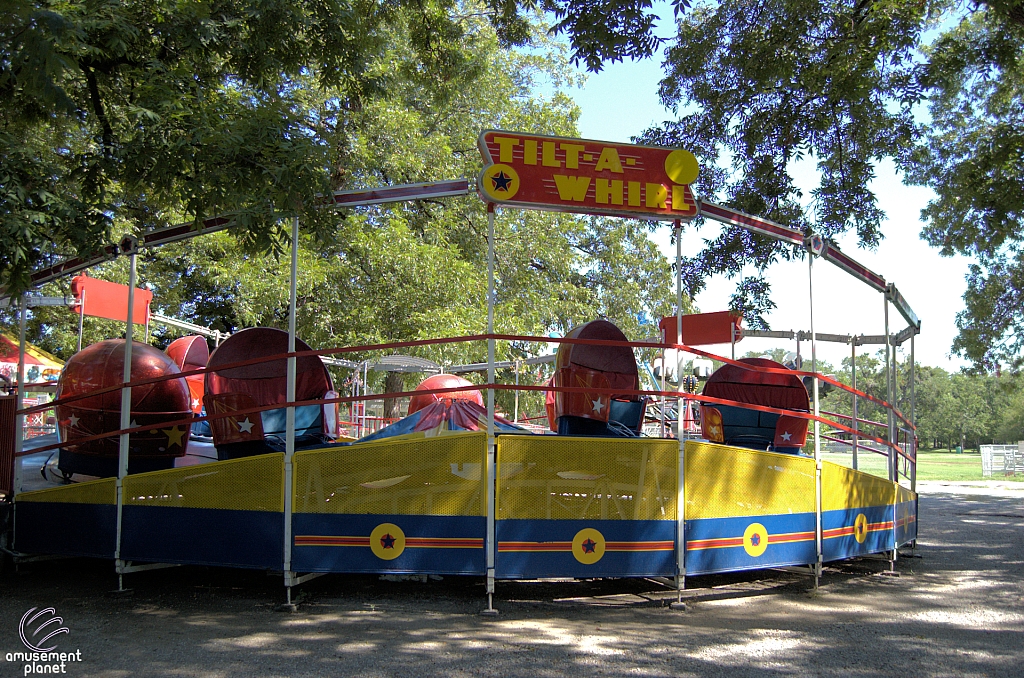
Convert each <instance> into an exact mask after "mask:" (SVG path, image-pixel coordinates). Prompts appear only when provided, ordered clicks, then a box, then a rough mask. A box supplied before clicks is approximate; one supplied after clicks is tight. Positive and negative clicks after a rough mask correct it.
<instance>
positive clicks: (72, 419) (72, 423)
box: [71, 414, 79, 428]
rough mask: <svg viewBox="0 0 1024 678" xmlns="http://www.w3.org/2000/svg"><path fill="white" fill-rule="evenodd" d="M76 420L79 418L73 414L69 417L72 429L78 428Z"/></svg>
mask: <svg viewBox="0 0 1024 678" xmlns="http://www.w3.org/2000/svg"><path fill="white" fill-rule="evenodd" d="M78 420H79V417H76V416H75V415H73V414H72V415H71V428H74V427H76V426H78Z"/></svg>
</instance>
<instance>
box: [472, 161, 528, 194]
mask: <svg viewBox="0 0 1024 678" xmlns="http://www.w3.org/2000/svg"><path fill="white" fill-rule="evenodd" d="M480 181H481V183H482V184H483V189H484V193H486V194H487V195H488V196H490V197H492V198H494V199H495V200H511V199H512V198H514V197H515V195H516V193H518V192H519V175H518V174H517V173H516V171H515V170H514V169H512V168H511V167H509V166H508V165H491V166H490V167H486V168H484V173H483V177H481V180H480Z"/></svg>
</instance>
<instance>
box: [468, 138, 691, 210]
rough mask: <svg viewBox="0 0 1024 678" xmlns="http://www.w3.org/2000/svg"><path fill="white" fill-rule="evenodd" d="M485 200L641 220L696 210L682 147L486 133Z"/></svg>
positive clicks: (481, 187)
mask: <svg viewBox="0 0 1024 678" xmlns="http://www.w3.org/2000/svg"><path fill="white" fill-rule="evenodd" d="M478 144H479V146H480V152H481V154H483V157H484V162H485V166H484V171H483V172H482V173H481V174H480V179H479V182H478V184H477V188H478V190H479V192H480V197H482V198H483V199H484V200H485V201H486V202H488V203H497V204H501V205H515V206H520V207H529V208H533V209H545V210H554V211H559V212H581V213H584V214H598V215H610V216H624V217H635V218H639V219H662V220H673V219H688V218H690V217H694V216H696V215H697V203H696V201H695V200H694V197H693V192H692V191H691V190H690V184H691V183H693V181H694V180H695V179H696V178H697V172H698V166H697V159H696V158H695V157H694V155H693V153H690V152H689V151H685V150H682V149H674V148H662V147H658V146H634V145H630V144H612V143H606V142H603V141H591V140H589V139H567V138H563V137H548V136H541V135H536V134H519V133H517V132H502V131H499V130H486V131H484V132H483V133H481V134H480V140H479V142H478Z"/></svg>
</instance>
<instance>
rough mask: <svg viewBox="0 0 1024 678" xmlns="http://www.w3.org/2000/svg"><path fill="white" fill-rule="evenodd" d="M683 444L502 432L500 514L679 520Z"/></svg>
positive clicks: (509, 516)
mask: <svg viewBox="0 0 1024 678" xmlns="http://www.w3.org/2000/svg"><path fill="white" fill-rule="evenodd" d="M678 469H679V443H677V442H675V441H671V440H649V439H636V440H631V439H626V440H621V439H620V440H616V439H603V438H568V437H563V436H558V437H554V436H550V437H549V436H543V437H541V436H537V437H530V436H502V437H500V438H498V488H497V517H498V519H500V520H508V519H563V520H594V519H600V520H675V519H676V485H677V479H678V475H679V473H678Z"/></svg>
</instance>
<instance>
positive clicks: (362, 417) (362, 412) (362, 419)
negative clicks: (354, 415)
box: [359, 360, 370, 438]
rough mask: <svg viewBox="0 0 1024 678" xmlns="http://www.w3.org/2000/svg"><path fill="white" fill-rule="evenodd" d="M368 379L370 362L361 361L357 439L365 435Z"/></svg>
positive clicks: (368, 392)
mask: <svg viewBox="0 0 1024 678" xmlns="http://www.w3.org/2000/svg"><path fill="white" fill-rule="evenodd" d="M369 378H370V361H368V360H364V361H363V400H362V402H360V403H359V437H360V438H362V437H363V436H365V435H366V396H368V395H370V385H369V384H367V383H366V382H367V380H368V379H369Z"/></svg>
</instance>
